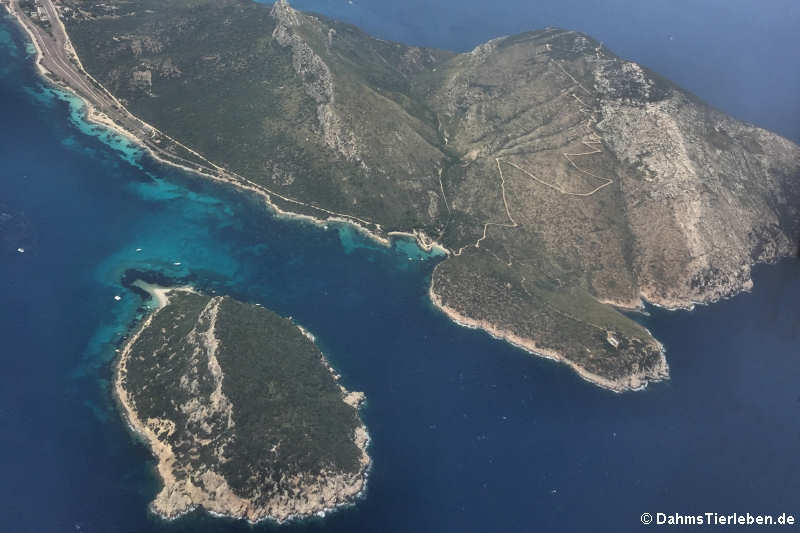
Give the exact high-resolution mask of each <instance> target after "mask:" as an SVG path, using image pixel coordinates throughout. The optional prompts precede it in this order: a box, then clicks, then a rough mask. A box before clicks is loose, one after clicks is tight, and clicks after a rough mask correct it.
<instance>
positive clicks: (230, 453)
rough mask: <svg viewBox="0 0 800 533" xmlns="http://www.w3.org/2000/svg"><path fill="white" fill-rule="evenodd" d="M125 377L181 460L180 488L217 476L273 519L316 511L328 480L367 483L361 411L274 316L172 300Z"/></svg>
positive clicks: (318, 357) (212, 301)
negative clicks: (299, 509)
mask: <svg viewBox="0 0 800 533" xmlns="http://www.w3.org/2000/svg"><path fill="white" fill-rule="evenodd" d="M124 368H125V371H124V380H123V387H124V390H125V391H126V393H127V396H128V398H129V403H130V408H132V410H133V412H135V414H136V417H137V418H138V419H139V420H140V421H141V423H142V424H144V425H145V426H147V427H150V428H154V431H155V432H156V434H157V438H158V440H160V441H162V442H163V443H165V444H167V445H168V446H169V448H170V449H171V450H172V453H173V454H174V456H175V462H174V464H171V465H170V468H171V469H172V471H173V475H174V476H175V478H176V479H179V480H180V479H185V480H191V482H192V483H194V484H196V485H199V486H204V485H205V483H206V482H205V481H204V475H205V473H206V472H214V473H215V475H216V474H218V475H220V476H222V478H223V479H224V480H225V482H226V483H227V484H228V486H229V487H230V488H231V490H232V491H233V493H235V494H236V495H237V496H238V497H241V498H246V499H248V500H250V501H251V502H253V505H255V506H262V507H264V508H266V509H268V510H269V513H270V514H274V513H275V511H274V509H273V508H271V507H269V506H270V505H274V501H273V500H274V499H275V498H276V497H283V498H288V499H290V500H291V499H298V501H307V498H308V495H306V494H304V493H303V490H304V487H305V486H306V485H311V486H315V485H316V482H315V481H314V480H315V479H317V478H318V477H320V476H321V479H324V478H326V477H328V476H331V475H333V476H339V475H343V476H350V478H352V479H355V480H358V479H360V476H361V475H362V474H363V469H364V468H365V463H364V462H363V458H362V455H363V450H362V449H361V448H360V447H359V446H361V445H363V444H359V443H357V442H356V441H355V433H356V429H357V428H359V427H361V425H362V424H361V421H360V420H359V417H358V413H357V410H356V407H354V406H353V405H350V404H348V403H345V401H344V392H343V390H342V389H341V388H340V387H339V385H338V383H337V382H336V379H335V378H334V376H333V374H332V373H331V371H330V370H329V368H328V366H327V364H326V363H325V361H324V359H323V356H322V354H321V353H320V351H319V349H318V348H317V347H316V346H315V344H314V343H313V342H312V341H311V340H310V339H309V338H307V337H306V336H305V335H303V334H302V332H301V331H300V330H299V328H298V327H297V326H296V325H295V324H294V323H293V322H292V321H291V320H288V319H285V318H282V317H280V316H278V315H276V314H275V313H273V312H271V311H268V310H266V309H264V308H261V307H258V306H255V305H249V304H244V303H241V302H238V301H235V300H232V299H230V298H219V297H217V298H211V297H209V296H205V295H201V294H197V293H192V292H187V291H183V290H178V291H172V292H171V293H170V302H169V304H168V305H166V306H165V307H164V308H162V309H160V310H158V311H157V312H156V313H155V314H154V316H153V318H152V319H151V322H150V324H149V325H148V326H147V327H144V329H143V330H142V331H141V332H140V334H139V336H138V338H136V340H135V342H133V343H132V345H131V346H130V349H129V351H128V352H127V356H126V358H125V360H124ZM216 368H218V369H219V372H218V371H217V370H215V369H216ZM169 427H171V428H172V429H171V430H170V429H167V428H169ZM160 459H163V458H162V457H160ZM350 478H346V479H350ZM292 479H305V481H304V483H305V485H302V484H301V485H298V484H296V483H293V482H292ZM334 496H335V494H334ZM304 499H305V500H304ZM289 508H291V507H289ZM283 512H285V513H290V511H286V510H285V509H284V511H283Z"/></svg>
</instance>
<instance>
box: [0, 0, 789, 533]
mask: <svg viewBox="0 0 800 533" xmlns="http://www.w3.org/2000/svg"><path fill="white" fill-rule="evenodd" d="M353 2H354V3H352V4H351V3H347V2H346V1H345V0H341V1H339V0H337V1H336V2H334V1H332V0H331V1H321V0H320V1H312V0H306V1H304V2H300V1H299V0H298V2H296V4H297V6H298V7H305V8H310V9H314V10H317V11H321V12H324V13H327V14H331V15H335V16H338V17H343V18H346V19H348V20H350V21H353V22H357V23H360V24H362V25H363V26H365V27H366V28H367V29H368V30H370V31H372V32H374V33H377V34H378V35H380V36H382V37H386V38H393V39H403V40H406V41H411V42H414V43H417V44H428V45H435V46H442V47H445V46H446V47H450V48H456V49H467V48H470V47H471V46H472V45H474V44H475V43H477V42H479V41H482V40H485V39H487V38H490V37H493V36H495V35H498V34H502V33H510V32H513V31H518V30H522V29H530V28H536V27H541V26H546V25H553V26H567V27H573V28H576V29H581V30H584V31H587V32H590V33H592V34H593V35H594V36H595V37H597V38H598V39H602V40H604V41H606V43H607V44H608V45H609V46H610V47H611V48H612V49H614V50H616V51H617V52H619V53H620V54H621V55H623V56H626V57H630V58H633V59H637V60H640V61H643V62H645V63H646V64H648V65H649V66H651V67H653V68H655V69H656V70H659V71H661V72H662V73H664V74H666V75H668V76H670V77H672V78H673V79H676V81H678V82H679V83H681V84H682V85H684V86H686V87H689V88H691V89H693V90H694V91H695V92H697V93H698V94H699V95H700V96H701V97H703V98H704V99H706V100H707V101H709V102H710V103H712V104H714V105H716V106H717V107H719V108H721V109H723V110H725V111H727V112H730V113H732V114H733V115H735V116H738V117H740V118H744V119H747V120H750V121H752V122H755V123H757V124H759V125H763V126H767V127H770V128H771V129H774V130H776V131H779V132H781V133H783V134H785V135H787V136H790V137H793V138H794V139H796V140H797V139H799V138H800V120H798V117H800V102H799V99H798V95H800V61H799V60H798V52H797V47H796V35H795V30H796V28H797V27H800V14H799V13H798V8H797V7H796V6H797V4H796V3H795V2H793V1H780V0H771V1H770V2H763V3H762V2H743V1H738V0H732V1H726V2H722V1H716V0H715V1H712V0H709V1H708V2H703V3H702V7H701V6H700V4H701V3H689V2H685V1H673V2H669V3H667V2H660V1H659V2H655V1H654V2H641V3H637V2H632V1H630V2H624V1H621V0H613V1H608V2H578V1H576V0H569V1H564V2H560V3H558V5H556V2H539V3H537V4H536V5H532V4H533V2H527V3H523V2H520V1H516V0H514V1H504V2H494V3H485V2H482V3H479V2H476V1H474V0H466V1H462V2H450V1H447V2H441V3H439V4H438V5H437V6H435V7H434V6H427V5H426V3H424V2H421V1H420V0H411V1H407V2H404V3H393V2H386V1H384V2H366V1H360V2H359V1H356V0H353ZM529 4H531V5H529ZM640 4H641V5H640ZM644 4H646V5H648V6H651V11H648V10H646V9H645V8H644V7H643V5H644ZM601 5H602V6H603V7H602V8H601V7H600V6H601ZM690 5H691V7H690ZM701 45H702V47H701V48H698V46H701ZM18 248H21V249H23V250H24V252H22V253H21V252H19V251H18ZM437 260H439V259H438V258H437V257H433V256H429V255H428V254H424V253H422V252H421V251H420V250H419V249H418V248H417V247H416V246H415V245H414V244H413V243H410V242H408V241H403V240H400V241H395V243H394V245H393V246H392V247H391V248H385V247H381V246H377V245H375V244H374V243H371V242H370V241H368V240H366V239H364V238H363V237H362V236H361V235H359V234H358V233H357V232H354V231H353V230H352V229H349V228H348V227H347V226H339V225H330V226H329V227H327V228H322V227H318V226H313V225H309V224H306V223H302V222H297V221H292V220H283V219H279V218H275V217H274V216H272V215H271V214H270V212H269V211H267V210H266V209H265V208H264V207H263V206H262V205H259V204H258V203H257V202H255V201H253V200H252V199H250V198H249V197H247V196H244V195H242V194H239V193H236V192H233V191H231V190H229V189H227V188H225V187H221V186H216V185H213V184H210V183H207V182H205V181H203V180H201V179H199V178H194V177H191V176H186V175H184V174H182V173H180V172H178V171H175V170H173V169H170V168H166V167H164V166H162V165H158V164H156V163H154V162H152V161H150V160H148V158H147V157H146V156H144V155H143V154H142V153H140V152H139V151H138V150H137V149H136V147H135V146H131V145H129V144H128V143H127V142H125V141H124V140H122V139H119V138H116V137H114V136H112V135H109V134H108V133H107V132H105V131H103V130H101V129H98V128H95V127H93V126H91V125H88V124H87V123H85V122H84V121H83V119H82V113H81V106H80V104H79V103H78V102H75V101H74V100H72V99H71V98H69V97H68V96H66V95H63V94H60V93H58V92H56V91H53V90H50V89H47V88H46V87H45V86H44V85H43V84H42V82H41V80H40V79H39V78H38V77H37V76H36V74H35V71H34V69H33V66H32V61H31V57H30V50H29V47H28V46H26V44H25V41H24V39H23V38H22V36H21V34H20V33H19V32H18V31H17V30H16V29H15V28H14V27H13V26H12V25H11V24H10V23H9V21H8V20H7V19H4V18H0V364H1V365H2V366H1V367H0V457H2V461H0V465H2V469H1V470H0V531H3V532H5V531H8V532H13V533H17V532H36V533H41V532H67V531H72V532H75V531H78V532H98V533H112V532H175V533H178V532H180V533H186V532H193V533H194V532H197V533H210V532H232V531H253V530H256V531H262V530H271V529H281V530H285V531H326V532H356V531H368V532H395V531H396V532H410V531H414V532H416V531H419V532H449V531H457V532H506V531H535V532H568V531H591V532H594V531H598V532H626V531H636V530H639V529H640V528H641V529H646V528H645V527H644V526H642V525H641V524H640V522H639V517H640V515H641V514H642V513H644V512H651V513H656V512H665V513H674V512H679V513H700V512H707V511H708V512H719V513H732V512H739V513H746V512H750V513H775V514H778V513H783V512H786V513H791V514H794V515H795V516H798V517H800V508H799V507H798V495H800V454H798V450H800V424H798V420H800V348H798V346H800V304H799V303H798V302H799V301H800V264H798V262H797V261H787V262H785V263H782V264H779V265H773V266H762V267H758V268H757V269H756V272H755V289H754V291H753V292H752V293H750V294H743V295H740V296H738V297H736V298H733V299H731V300H728V301H725V302H721V303H719V304H715V305H713V306H710V307H701V308H698V309H696V310H695V311H693V312H667V311H661V310H658V309H653V310H651V315H650V316H648V317H642V318H641V319H642V320H643V322H644V323H645V324H646V325H647V327H649V328H650V329H651V330H652V331H653V332H654V333H655V334H656V336H657V337H658V338H659V339H661V340H662V341H663V342H664V344H665V345H666V348H667V356H668V360H669V364H670V367H671V371H672V379H671V380H670V381H669V382H666V383H661V384H656V385H654V386H651V387H650V388H649V389H648V390H646V391H644V392H640V393H631V394H623V395H616V394H613V393H610V392H607V391H604V390H601V389H598V388H597V387H594V386H592V385H590V384H588V383H586V382H584V381H582V380H581V379H579V378H578V377H577V376H576V375H575V374H574V373H573V372H572V371H570V370H569V369H567V368H566V367H564V366H561V365H558V364H555V363H553V362H550V361H546V360H543V359H538V358H535V357H532V356H530V355H528V354H526V353H524V352H522V351H520V350H517V349H515V348H513V347H511V346H509V345H507V344H505V343H503V342H500V341H497V340H494V339H492V338H491V337H489V336H488V335H486V334H484V333H482V332H479V331H473V330H469V329H465V328H461V327H459V326H457V325H454V324H453V323H451V322H449V321H448V320H447V319H446V318H445V317H444V316H442V315H441V314H439V313H438V312H437V311H435V310H434V309H433V308H432V306H431V305H430V303H429V301H428V299H427V295H426V292H427V287H428V281H429V276H430V273H431V271H432V269H433V267H434V265H435V264H436V261H437ZM129 269H138V270H144V271H149V272H158V273H162V274H164V275H166V276H169V277H173V278H187V279H190V280H191V281H192V283H194V284H195V285H197V286H199V287H201V288H203V289H205V290H209V291H217V292H219V293H226V294H231V295H233V296H236V297H238V298H241V299H244V300H247V301H251V302H258V303H261V304H263V305H265V306H267V307H270V308H272V309H275V310H276V311H278V312H280V313H282V314H284V315H291V316H292V317H294V318H295V319H296V320H297V321H298V322H299V323H301V324H303V325H304V326H306V327H307V328H308V329H309V330H311V331H312V332H313V333H314V334H315V335H316V336H317V338H318V340H319V342H320V344H321V347H322V349H323V350H324V352H325V353H326V354H327V355H328V357H329V359H330V360H331V361H332V362H333V364H334V365H335V366H336V367H337V369H339V371H340V372H341V373H342V375H343V381H344V384H345V385H346V386H347V387H348V388H350V389H352V390H361V391H364V392H365V393H366V395H367V398H368V405H367V407H366V408H365V410H364V412H363V417H364V419H365V421H366V423H367V425H368V427H369V431H370V433H371V436H372V445H371V454H372V456H373V458H374V469H373V470H372V473H371V476H370V479H369V486H368V490H367V494H366V498H365V499H364V500H362V501H359V502H358V504H357V505H356V506H354V507H352V508H348V509H344V510H341V511H338V512H336V513H333V514H331V515H329V516H328V517H326V518H324V519H315V520H312V521H306V522H302V523H295V524H292V525H289V526H284V527H281V528H276V526H274V525H269V524H266V525H261V526H257V527H252V526H249V525H247V524H244V523H241V522H235V521H230V520H223V519H215V518H210V517H208V516H206V515H205V514H203V513H202V512H195V513H193V514H191V515H189V516H187V517H185V518H183V519H180V520H178V521H176V522H174V523H166V522H163V521H161V520H160V519H158V518H155V517H153V516H152V515H150V514H149V513H148V511H147V504H148V502H149V501H150V500H151V499H152V498H153V496H154V495H155V493H156V492H157V490H158V480H157V478H156V476H155V472H154V471H153V461H152V459H151V457H150V455H149V452H148V450H147V449H146V448H145V447H144V446H143V445H142V444H141V443H139V442H137V441H136V440H134V439H133V438H132V437H131V435H130V434H129V432H128V430H127V428H126V427H125V425H124V424H123V422H122V421H121V418H120V417H119V416H118V413H117V412H116V410H115V406H114V403H113V401H112V398H111V394H110V391H109V378H110V375H111V362H112V360H113V357H114V349H115V347H116V346H117V343H119V341H120V339H121V336H122V335H124V334H125V332H126V328H127V326H128V325H129V324H130V323H131V321H132V320H134V319H135V318H136V316H137V314H138V313H140V312H141V310H140V307H141V305H142V302H141V301H140V300H139V299H138V297H137V296H136V295H135V294H134V293H132V292H130V291H129V290H127V289H126V288H125V287H124V286H123V285H122V276H123V274H124V273H125V272H126V271H127V270H129ZM115 295H119V296H121V300H119V301H116V300H115V299H114V296H115ZM650 527H651V528H652V527H655V526H650ZM671 529H672V530H680V528H671ZM715 529H717V530H720V531H724V530H725V529H726V528H724V527H722V528H715Z"/></svg>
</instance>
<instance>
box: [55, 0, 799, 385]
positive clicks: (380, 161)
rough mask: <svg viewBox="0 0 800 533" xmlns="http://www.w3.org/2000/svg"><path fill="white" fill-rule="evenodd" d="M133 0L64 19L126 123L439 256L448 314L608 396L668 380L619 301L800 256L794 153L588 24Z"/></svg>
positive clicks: (72, 9)
mask: <svg viewBox="0 0 800 533" xmlns="http://www.w3.org/2000/svg"><path fill="white" fill-rule="evenodd" d="M45 1H50V0H45ZM141 4H142V5H141V7H143V8H145V9H144V11H141V10H136V9H134V8H132V7H131V6H132V4H129V3H127V2H119V1H118V2H112V3H111V4H109V5H110V6H112V7H113V8H114V9H112V12H113V13H112V14H108V13H107V12H106V11H107V10H104V11H102V12H99V11H97V10H98V8H97V6H93V5H92V4H91V3H90V2H84V1H81V0H65V2H64V3H63V5H62V13H63V18H64V21H65V25H66V27H67V31H68V33H69V36H70V38H71V40H72V42H73V43H74V45H75V48H76V50H77V53H78V55H80V57H81V60H82V61H83V63H84V64H85V66H86V69H87V70H88V71H89V72H90V73H91V74H92V75H93V76H94V77H95V78H97V79H98V80H99V81H100V83H102V85H103V86H105V87H107V88H108V90H109V91H110V92H111V93H113V94H114V96H115V97H117V98H119V99H120V101H121V102H123V103H124V105H125V106H126V107H127V108H128V109H129V110H130V111H131V112H132V113H133V114H134V115H136V116H137V117H141V118H142V119H143V120H145V121H146V122H147V123H150V124H153V125H154V126H155V127H157V128H158V129H159V130H161V131H163V132H165V133H166V134H168V135H169V136H170V137H172V138H174V139H178V140H180V142H181V143H183V145H185V146H189V147H191V148H192V149H193V150H194V151H196V152H197V153H201V154H203V156H205V157H207V158H208V159H209V160H211V161H215V162H217V163H218V164H219V165H221V168H222V169H224V170H225V171H229V172H231V174H232V175H235V176H247V179H248V180H251V182H252V183H253V184H255V185H258V186H259V187H264V188H265V189H266V190H267V191H270V192H275V193H279V194H280V195H281V196H280V197H281V198H293V199H296V200H297V201H298V202H297V204H296V205H294V204H293V205H289V206H286V207H287V208H289V209H290V210H291V211H294V212H300V213H302V214H313V215H314V216H316V217H320V216H322V217H323V218H324V217H327V216H329V215H327V214H325V213H344V215H343V216H344V217H345V218H350V219H351V220H354V221H355V222H357V223H364V224H366V225H367V227H368V228H369V229H370V230H371V231H373V232H374V233H377V234H378V235H379V236H387V235H390V234H391V233H392V232H405V233H412V234H416V235H417V236H418V238H419V240H420V242H421V243H422V244H423V245H430V244H432V243H439V244H441V245H442V246H443V247H444V248H446V249H447V250H448V251H449V255H450V257H449V258H448V259H446V260H445V261H444V262H442V263H440V264H439V265H437V267H436V269H435V271H434V274H433V279H432V283H431V295H432V300H433V301H434V303H435V304H437V305H438V306H439V307H440V308H441V309H443V310H444V311H445V312H447V313H448V314H450V315H451V317H453V318H457V319H458V317H461V320H459V321H460V322H464V323H469V324H470V325H474V326H479V327H484V326H486V325H489V327H484V329H487V330H492V329H493V330H494V332H495V333H498V336H501V337H505V338H508V339H511V337H514V338H517V339H522V340H523V341H524V342H522V343H520V342H516V344H521V345H524V344H528V345H530V346H535V348H530V346H529V349H530V350H531V351H534V352H537V353H540V354H545V355H547V354H557V355H558V357H559V358H561V359H563V360H566V361H568V362H569V364H571V365H572V366H573V367H575V368H578V369H581V370H582V371H583V375H584V377H586V376H587V375H589V376H597V377H598V378H597V379H593V381H595V382H598V383H599V384H602V385H603V386H606V387H607V388H610V389H612V390H628V389H632V388H639V387H640V386H643V385H645V384H646V383H647V381H655V380H658V379H663V378H664V377H666V368H667V366H666V361H665V359H664V355H663V348H662V347H661V345H660V343H658V341H657V340H655V339H654V338H653V337H652V335H650V333H649V332H648V331H647V330H646V329H644V328H642V327H641V326H640V325H638V324H637V323H636V322H634V321H633V320H631V319H630V318H628V317H627V316H625V315H624V314H621V313H619V312H618V311H617V310H616V309H615V308H614V307H613V306H612V305H609V304H614V305H615V306H619V307H624V308H638V307H639V306H640V305H641V300H642V299H645V300H648V301H651V302H653V303H656V304H659V305H663V306H666V307H676V308H687V307H690V306H691V305H693V304H694V303H695V302H704V303H705V302H713V301H716V300H718V299H720V298H724V297H728V296H731V295H733V294H736V293H738V292H740V291H742V290H748V289H749V287H750V284H751V281H750V266H751V264H753V263H756V262H769V261H775V260H777V259H779V258H780V257H783V256H788V255H793V254H794V253H796V243H797V241H798V239H797V235H798V233H799V232H800V214H799V213H798V205H799V204H800V186H798V182H799V181H800V180H798V176H800V149H798V147H797V146H796V145H794V144H793V143H791V142H789V141H787V140H785V139H783V138H781V137H779V136H777V135H774V134H771V133H769V132H766V131H765V130H762V129H760V128H756V127H753V126H750V125H747V124H744V123H742V122H739V121H736V120H734V119H731V118H729V117H727V116H725V115H724V114H722V113H721V112H719V111H716V110H714V109H712V108H710V107H709V106H707V105H706V104H704V103H702V102H701V101H700V100H699V99H698V98H697V97H695V96H694V95H691V94H690V93H688V92H687V91H684V90H682V89H680V88H679V87H677V86H676V85H675V84H673V83H672V82H669V81H668V80H665V79H664V78H662V77H660V76H657V75H655V74H654V73H652V72H650V71H649V70H647V69H646V68H643V67H641V66H639V65H637V64H636V63H633V62H630V61H625V60H623V59H620V58H618V57H617V56H616V55H614V54H613V53H611V52H609V51H608V50H607V49H606V48H605V47H603V46H602V45H600V44H599V43H598V42H597V41H595V40H593V39H591V38H589V37H588V36H585V35H583V34H580V33H577V32H571V31H568V30H559V29H554V28H548V29H544V30H538V31H535V32H526V33H524V34H520V35H517V36H508V37H500V38H497V39H493V40H492V41H489V42H488V43H485V44H483V45H480V46H478V47H476V48H475V49H473V50H472V51H470V52H468V53H462V54H455V53H452V52H446V51H441V50H434V49H428V48H422V47H411V46H405V45H402V44H400V43H391V42H388V41H382V40H378V39H373V38H371V37H369V36H367V35H366V34H364V33H363V32H361V31H360V30H358V29H357V28H355V27H353V26H350V25H347V24H342V23H339V22H336V21H332V20H330V19H327V18H325V17H322V16H318V15H314V14H305V13H301V12H299V11H296V10H294V9H293V8H291V7H290V6H289V5H288V3H286V2H285V1H284V0H281V1H279V2H277V3H276V4H274V5H273V6H272V7H269V6H263V5H256V4H253V3H251V2H247V1H237V0H225V1H223V2H217V3H209V2H205V1H203V0H201V1H198V2H187V1H184V0H173V1H171V2H167V3H156V2H151V1H145V2H143V3H141ZM137 5H138V4H137ZM64 8H67V9H68V10H69V11H68V12H67V11H65V9H64ZM104 9H105V8H104ZM93 10H94V11H93ZM148 10H149V11H151V13H148ZM228 27H235V28H236V31H235V32H229V31H228V30H227V29H226V28H228ZM176 154H177V151H176ZM219 172H221V170H220V171H219ZM269 196H270V198H271V199H274V196H273V194H269ZM300 204H302V205H300ZM279 205H280V207H281V208H282V209H283V208H284V205H283V204H279ZM320 213H322V215H320ZM464 319H467V320H464ZM600 381H602V383H600Z"/></svg>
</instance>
